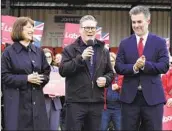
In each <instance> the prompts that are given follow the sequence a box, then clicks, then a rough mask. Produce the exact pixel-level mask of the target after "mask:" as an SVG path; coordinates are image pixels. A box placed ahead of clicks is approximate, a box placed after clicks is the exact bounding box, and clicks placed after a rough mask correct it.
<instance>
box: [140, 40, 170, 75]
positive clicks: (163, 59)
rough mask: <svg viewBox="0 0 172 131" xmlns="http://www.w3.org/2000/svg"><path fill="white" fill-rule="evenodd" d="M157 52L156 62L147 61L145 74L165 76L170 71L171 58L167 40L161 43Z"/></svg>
mask: <svg viewBox="0 0 172 131" xmlns="http://www.w3.org/2000/svg"><path fill="white" fill-rule="evenodd" d="M159 42H160V43H159V46H158V48H157V49H158V50H157V52H156V56H157V57H156V58H157V59H156V62H153V61H146V62H145V67H144V70H143V72H144V73H145V74H154V75H157V74H165V73H166V72H167V71H168V69H169V56H168V50H167V46H166V43H165V40H161V41H159Z"/></svg>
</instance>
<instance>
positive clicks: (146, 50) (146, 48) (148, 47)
mask: <svg viewBox="0 0 172 131" xmlns="http://www.w3.org/2000/svg"><path fill="white" fill-rule="evenodd" d="M151 46H152V43H151V34H150V33H149V34H148V37H147V40H146V43H145V46H144V50H143V55H145V56H146V55H147V54H149V53H150V52H153V50H152V51H151V49H152V48H151Z"/></svg>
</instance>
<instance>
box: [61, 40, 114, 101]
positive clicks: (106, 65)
mask: <svg viewBox="0 0 172 131" xmlns="http://www.w3.org/2000/svg"><path fill="white" fill-rule="evenodd" d="M81 41H82V40H81V37H79V38H78V39H77V40H76V41H75V42H74V43H73V44H71V45H69V46H67V47H65V48H64V50H63V52H62V62H61V65H60V69H59V73H60V75H61V76H63V77H66V82H65V84H66V102H103V100H104V95H103V92H104V87H98V86H97V83H96V80H97V78H98V77H105V78H106V85H105V87H108V86H109V85H110V84H111V82H112V80H113V77H114V73H113V70H112V66H111V63H110V56H109V51H108V50H107V49H106V48H105V47H104V43H103V42H101V41H99V40H96V43H97V44H98V46H97V51H96V62H95V63H96V64H95V66H94V67H95V70H94V71H95V72H94V76H93V80H92V79H91V76H90V73H89V69H88V66H87V63H86V61H85V60H83V59H82V56H81V55H82V51H81V48H80V46H81Z"/></svg>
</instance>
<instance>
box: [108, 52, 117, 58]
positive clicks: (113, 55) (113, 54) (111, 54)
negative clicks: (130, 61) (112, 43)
mask: <svg viewBox="0 0 172 131" xmlns="http://www.w3.org/2000/svg"><path fill="white" fill-rule="evenodd" d="M109 54H110V57H112V58H113V59H114V60H115V59H116V54H115V53H114V52H110V53H109Z"/></svg>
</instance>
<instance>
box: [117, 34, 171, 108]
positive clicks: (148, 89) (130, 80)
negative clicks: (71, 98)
mask: <svg viewBox="0 0 172 131" xmlns="http://www.w3.org/2000/svg"><path fill="white" fill-rule="evenodd" d="M143 55H145V57H146V62H145V66H144V69H143V70H139V73H137V74H136V73H134V71H133V66H134V64H135V62H136V61H137V59H138V58H139V54H138V50H137V41H136V36H135V35H134V34H133V35H131V36H130V37H128V38H126V39H124V40H122V41H121V43H120V46H119V50H118V53H117V58H116V65H115V69H116V72H117V73H118V74H121V75H124V80H123V85H122V92H121V101H122V102H125V103H132V102H133V100H134V98H135V96H136V93H137V90H138V86H139V85H141V87H142V91H143V95H144V98H145V100H146V102H147V103H148V104H149V105H156V104H159V103H164V102H165V96H164V91H163V87H162V82H161V77H160V74H163V73H166V72H167V71H168V69H169V56H168V51H167V47H166V43H165V40H164V39H162V38H160V37H158V36H156V35H154V34H151V33H149V34H148V38H147V41H146V43H145V46H144V51H143Z"/></svg>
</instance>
